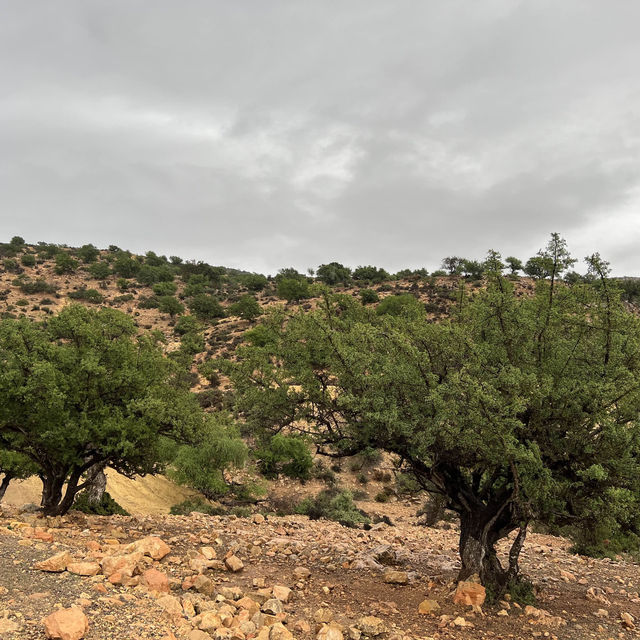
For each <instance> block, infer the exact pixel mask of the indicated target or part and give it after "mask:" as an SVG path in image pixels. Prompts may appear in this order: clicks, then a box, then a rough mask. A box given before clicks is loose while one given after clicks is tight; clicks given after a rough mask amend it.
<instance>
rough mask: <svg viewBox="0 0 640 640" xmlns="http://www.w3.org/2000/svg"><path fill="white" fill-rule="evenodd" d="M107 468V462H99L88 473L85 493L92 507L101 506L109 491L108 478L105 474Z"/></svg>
mask: <svg viewBox="0 0 640 640" xmlns="http://www.w3.org/2000/svg"><path fill="white" fill-rule="evenodd" d="M105 467H106V463H105V462H98V463H96V464H94V465H93V466H92V467H90V468H89V470H88V471H87V480H86V481H85V488H84V493H85V494H86V495H87V501H88V502H89V504H91V505H97V504H100V502H101V501H102V496H103V495H104V492H105V491H106V490H107V476H106V475H105V472H104V469H105Z"/></svg>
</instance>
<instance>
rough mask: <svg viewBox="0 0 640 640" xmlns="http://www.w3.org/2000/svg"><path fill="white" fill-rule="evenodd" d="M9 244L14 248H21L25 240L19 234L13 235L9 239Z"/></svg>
mask: <svg viewBox="0 0 640 640" xmlns="http://www.w3.org/2000/svg"><path fill="white" fill-rule="evenodd" d="M9 244H10V245H11V246H12V247H13V248H14V249H22V247H24V245H25V241H24V238H22V237H21V236H13V238H11V240H10V241H9Z"/></svg>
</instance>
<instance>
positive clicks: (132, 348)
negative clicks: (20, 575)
mask: <svg viewBox="0 0 640 640" xmlns="http://www.w3.org/2000/svg"><path fill="white" fill-rule="evenodd" d="M137 333H138V332H137V329H136V327H135V325H134V323H133V320H132V319H131V318H130V317H128V316H127V315H125V314H124V313H121V312H119V311H117V310H114V309H108V308H102V309H99V310H94V309H90V308H87V307H85V306H82V305H70V306H68V307H65V309H63V310H62V311H61V312H60V313H59V314H58V315H57V316H52V317H50V318H49V319H48V320H47V323H46V324H39V323H36V322H34V321H32V320H28V319H26V318H21V319H17V320H14V319H4V320H3V321H2V322H1V323H0V365H1V366H0V394H1V395H2V398H3V402H2V404H1V406H0V447H1V448H2V449H4V450H7V451H13V452H15V453H20V454H22V455H24V456H26V457H28V458H29V459H30V460H31V461H32V462H34V463H35V464H37V465H38V466H39V467H40V469H41V474H42V478H43V484H44V492H43V499H44V509H45V512H46V513H48V514H53V515H56V514H59V513H64V512H65V511H66V510H67V509H69V507H70V506H71V505H72V504H73V499H74V498H75V493H76V492H77V487H78V485H79V481H80V477H81V476H82V474H83V473H84V472H85V471H86V470H87V469H88V468H89V467H90V466H92V465H94V464H97V463H105V464H108V465H109V466H110V467H112V468H114V469H116V470H117V471H120V472H121V473H124V474H126V475H133V474H136V473H140V474H144V473H153V472H155V471H158V470H161V469H162V466H163V463H164V461H163V459H162V454H161V449H160V437H161V436H167V437H171V438H175V439H178V440H181V441H193V440H194V439H196V438H197V437H198V436H199V434H200V433H201V431H202V430H203V428H204V414H203V413H202V411H201V410H200V408H199V407H198V404H197V402H196V400H195V398H194V397H193V396H192V395H191V394H190V393H188V392H187V390H185V389H184V388H182V387H179V386H178V385H176V384H175V382H174V378H175V373H176V365H174V364H173V363H172V361H170V360H168V359H167V358H165V357H164V356H163V353H162V349H161V347H160V345H159V344H157V342H156V341H155V339H154V338H153V337H152V336H149V335H140V336H138V335H137ZM65 483H66V487H67V488H66V490H65V492H64V493H63V487H64V485H65Z"/></svg>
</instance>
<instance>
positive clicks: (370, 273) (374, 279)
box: [353, 265, 391, 283]
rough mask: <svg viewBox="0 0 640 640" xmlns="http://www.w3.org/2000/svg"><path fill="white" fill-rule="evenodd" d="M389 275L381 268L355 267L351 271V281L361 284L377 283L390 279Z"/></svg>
mask: <svg viewBox="0 0 640 640" xmlns="http://www.w3.org/2000/svg"><path fill="white" fill-rule="evenodd" d="M390 277H391V276H390V275H389V274H388V273H387V272H386V271H385V270H384V269H381V268H378V267H373V266H371V265H369V266H366V267H362V266H361V267H357V268H356V269H354V270H353V279H354V280H358V281H361V282H371V283H379V282H384V281H385V280H389V279H390Z"/></svg>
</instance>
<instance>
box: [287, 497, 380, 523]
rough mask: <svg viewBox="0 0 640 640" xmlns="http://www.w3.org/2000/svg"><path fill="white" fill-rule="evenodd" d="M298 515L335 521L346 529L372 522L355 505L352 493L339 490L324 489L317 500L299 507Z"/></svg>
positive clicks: (308, 500) (302, 503)
mask: <svg viewBox="0 0 640 640" xmlns="http://www.w3.org/2000/svg"><path fill="white" fill-rule="evenodd" d="M296 513H300V514H302V515H306V516H309V518H311V519H312V520H319V519H320V518H324V519H325V520H334V521H335V522H339V523H340V524H341V525H343V526H345V527H357V526H358V525H360V524H369V523H370V522H371V520H370V519H369V516H368V515H367V514H366V513H364V512H363V511H361V510H360V509H358V508H357V507H356V505H355V504H354V503H353V495H352V494H351V492H350V491H346V490H339V489H324V490H322V491H321V492H320V493H319V494H318V495H317V496H315V498H306V499H305V500H303V501H302V502H301V503H300V504H299V505H298V506H297V508H296Z"/></svg>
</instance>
